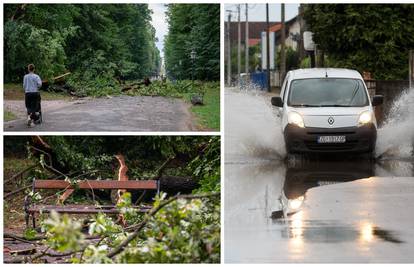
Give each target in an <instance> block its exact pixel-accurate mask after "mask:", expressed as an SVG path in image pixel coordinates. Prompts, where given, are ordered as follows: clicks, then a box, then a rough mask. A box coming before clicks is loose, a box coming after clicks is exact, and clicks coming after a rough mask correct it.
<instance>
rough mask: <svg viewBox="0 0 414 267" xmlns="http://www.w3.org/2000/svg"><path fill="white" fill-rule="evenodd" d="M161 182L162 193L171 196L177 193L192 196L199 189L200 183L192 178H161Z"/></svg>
mask: <svg viewBox="0 0 414 267" xmlns="http://www.w3.org/2000/svg"><path fill="white" fill-rule="evenodd" d="M159 180H160V189H161V191H162V192H165V193H167V194H170V195H175V194H177V192H180V193H181V194H190V193H191V192H192V191H193V190H194V189H196V188H198V187H199V184H198V182H197V181H196V180H195V179H194V178H193V177H190V176H187V177H185V176H184V177H183V176H161V177H160V178H159Z"/></svg>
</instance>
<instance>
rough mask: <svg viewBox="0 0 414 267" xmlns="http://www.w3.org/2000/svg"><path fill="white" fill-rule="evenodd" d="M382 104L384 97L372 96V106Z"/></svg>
mask: <svg viewBox="0 0 414 267" xmlns="http://www.w3.org/2000/svg"><path fill="white" fill-rule="evenodd" d="M383 102H384V97H383V96H382V95H374V97H373V98H372V105H373V106H379V105H381V104H382V103H383Z"/></svg>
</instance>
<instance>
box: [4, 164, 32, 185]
mask: <svg viewBox="0 0 414 267" xmlns="http://www.w3.org/2000/svg"><path fill="white" fill-rule="evenodd" d="M38 165H39V163H36V164H33V165H31V166H29V167H27V168H26V169H24V170H22V171H20V172H18V173H16V174H15V175H13V176H12V177H10V178H8V179H6V180H4V184H7V183H9V182H10V181H13V180H16V178H17V177H19V176H22V175H23V174H24V173H25V172H28V171H30V170H31V169H33V168H34V167H36V166H38Z"/></svg>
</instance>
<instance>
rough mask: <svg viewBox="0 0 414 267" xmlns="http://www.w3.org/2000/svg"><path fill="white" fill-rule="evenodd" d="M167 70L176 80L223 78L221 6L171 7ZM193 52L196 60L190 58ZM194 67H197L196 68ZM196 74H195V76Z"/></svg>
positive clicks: (185, 5)
mask: <svg viewBox="0 0 414 267" xmlns="http://www.w3.org/2000/svg"><path fill="white" fill-rule="evenodd" d="M167 20H168V23H169V28H168V35H167V37H166V41H165V47H164V52H165V67H166V70H167V73H168V75H169V76H171V77H173V78H175V79H180V80H181V79H191V78H192V75H194V79H199V80H218V79H219V78H220V5H219V4H169V5H168V11H167ZM192 51H194V52H195V53H196V54H195V55H196V58H195V59H194V61H192V59H191V52H192ZM193 66H194V67H193ZM193 72H194V73H193Z"/></svg>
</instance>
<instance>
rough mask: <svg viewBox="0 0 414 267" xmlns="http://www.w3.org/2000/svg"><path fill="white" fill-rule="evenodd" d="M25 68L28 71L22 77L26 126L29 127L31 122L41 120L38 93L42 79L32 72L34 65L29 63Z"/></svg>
mask: <svg viewBox="0 0 414 267" xmlns="http://www.w3.org/2000/svg"><path fill="white" fill-rule="evenodd" d="M27 70H28V71H29V73H28V74H26V75H25V76H24V78H23V88H24V92H25V104H26V109H27V126H29V127H30V126H31V125H32V123H36V124H37V123H40V122H41V120H42V117H41V116H42V115H41V107H40V93H39V89H40V87H41V86H42V80H41V79H40V77H39V75H37V74H35V73H34V71H35V66H34V65H33V64H29V65H28V66H27Z"/></svg>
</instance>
